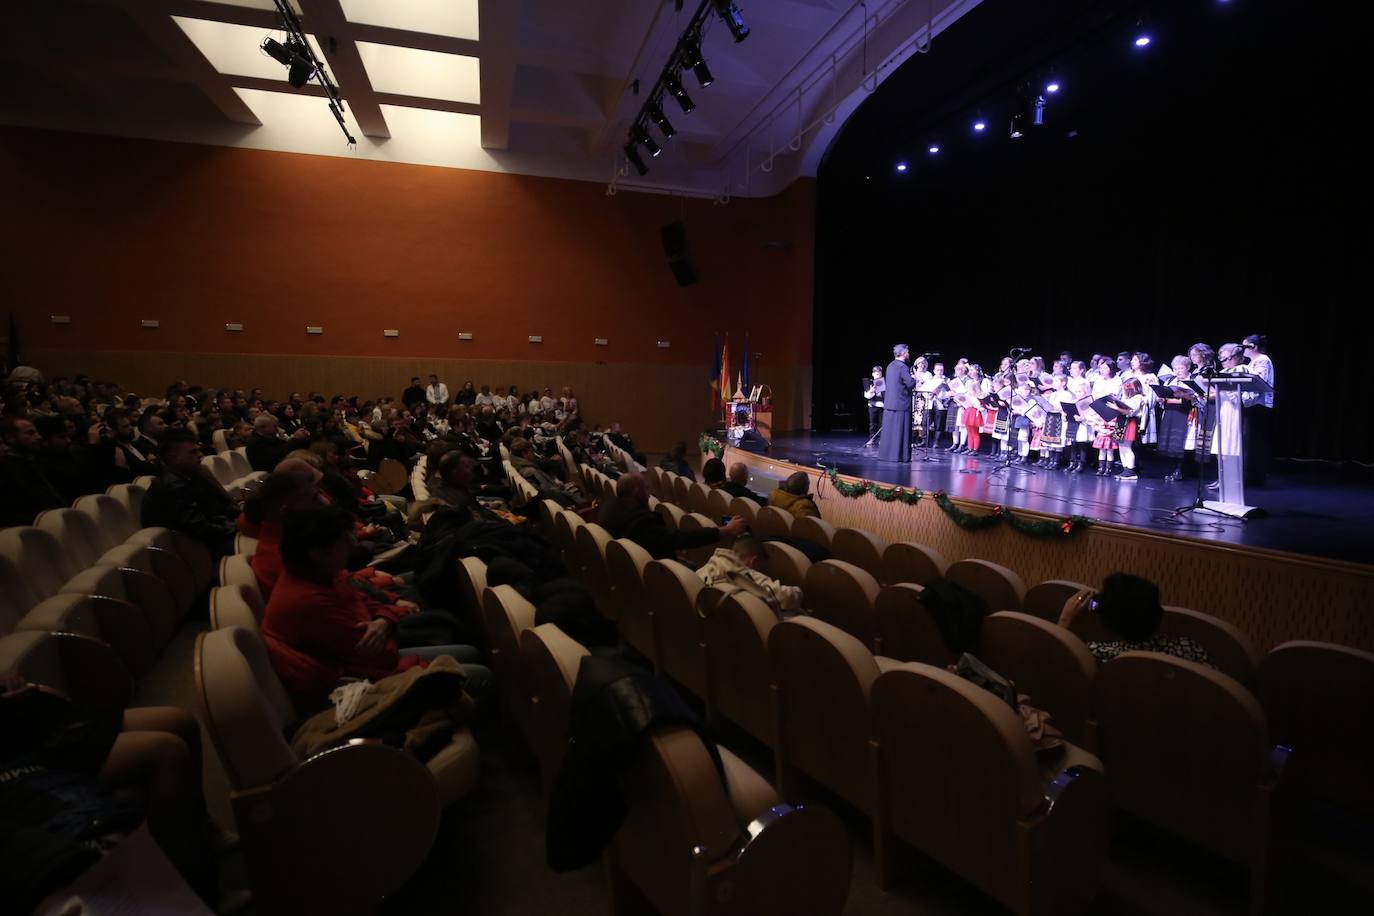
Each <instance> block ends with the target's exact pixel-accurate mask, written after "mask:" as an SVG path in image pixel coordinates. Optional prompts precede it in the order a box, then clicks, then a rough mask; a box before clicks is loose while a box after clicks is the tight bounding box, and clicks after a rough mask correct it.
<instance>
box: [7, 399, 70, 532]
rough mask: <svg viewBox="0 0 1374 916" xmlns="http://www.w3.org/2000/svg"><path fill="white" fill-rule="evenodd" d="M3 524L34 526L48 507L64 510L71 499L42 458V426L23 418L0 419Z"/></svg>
mask: <svg viewBox="0 0 1374 916" xmlns="http://www.w3.org/2000/svg"><path fill="white" fill-rule="evenodd" d="M0 441H3V443H4V449H5V454H4V456H3V457H0V526H10V525H32V524H33V520H34V517H35V516H36V515H38V513H40V512H42V511H43V510H45V509H60V508H62V507H63V506H65V505H67V504H68V503H69V502H70V500H68V499H67V498H66V497H65V496H64V495H63V494H62V492H61V491H60V490H59V489H58V487H57V485H56V484H55V483H54V481H53V480H52V479H51V478H50V477H49V476H48V472H47V470H46V469H45V467H44V465H43V463H42V461H41V460H40V457H41V455H42V440H41V438H40V437H39V435H38V428H37V427H36V426H34V424H33V423H32V422H31V421H29V420H25V419H22V418H17V417H5V418H4V419H3V420H0Z"/></svg>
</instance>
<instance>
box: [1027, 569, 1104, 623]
mask: <svg viewBox="0 0 1374 916" xmlns="http://www.w3.org/2000/svg"><path fill="white" fill-rule="evenodd" d="M1085 590H1086V591H1092V586H1091V585H1084V584H1083V583H1081V582H1072V581H1070V580H1068V579H1046V580H1045V581H1044V582H1039V583H1036V584H1035V585H1032V586H1031V587H1030V588H1028V589H1026V596H1025V597H1024V598H1022V599H1021V610H1023V611H1025V612H1026V613H1027V614H1030V615H1031V616H1033V617H1039V618H1040V619H1041V620H1048V621H1049V622H1050V623H1058V622H1059V615H1060V613H1061V612H1062V611H1063V610H1064V602H1066V601H1068V600H1069V599H1070V598H1072V597H1073V596H1074V595H1076V594H1078V593H1079V592H1081V591H1085Z"/></svg>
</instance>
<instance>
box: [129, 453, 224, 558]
mask: <svg viewBox="0 0 1374 916" xmlns="http://www.w3.org/2000/svg"><path fill="white" fill-rule="evenodd" d="M161 457H162V465H163V470H162V475H161V476H160V477H158V478H157V480H155V481H153V485H152V486H151V487H149V488H148V494H147V495H146V496H145V497H144V498H143V525H144V527H149V528H155V527H162V528H171V529H172V530H174V531H180V532H182V533H183V534H186V535H187V536H189V537H191V538H193V539H194V540H197V541H199V542H200V543H202V544H204V545H205V546H206V548H208V549H209V551H210V554H211V555H212V556H213V557H215V558H216V559H218V558H220V557H222V556H225V555H227V554H230V553H233V551H234V536H235V535H236V534H237V533H238V528H237V525H236V524H235V522H236V520H237V518H238V514H239V509H238V507H237V506H236V505H234V501H233V500H232V499H230V498H229V496H228V495H227V494H226V493H225V492H224V488H223V487H222V486H220V485H219V482H218V481H216V480H215V478H214V476H213V475H211V473H210V470H209V469H208V468H206V467H205V466H204V465H203V464H201V460H200V459H201V453H200V443H199V442H197V441H196V438H195V437H194V436H192V435H191V434H190V433H186V432H179V431H175V430H173V431H169V432H168V433H166V434H165V435H164V436H163V437H162V455H161Z"/></svg>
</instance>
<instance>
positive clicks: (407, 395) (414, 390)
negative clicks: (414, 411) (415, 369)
mask: <svg viewBox="0 0 1374 916" xmlns="http://www.w3.org/2000/svg"><path fill="white" fill-rule="evenodd" d="M423 403H425V389H424V386H422V385H421V384H420V377H419V376H418V375H412V376H411V377H410V385H409V386H408V387H407V388H406V390H405V391H402V392H401V405H402V406H403V407H410V406H412V405H414V404H423Z"/></svg>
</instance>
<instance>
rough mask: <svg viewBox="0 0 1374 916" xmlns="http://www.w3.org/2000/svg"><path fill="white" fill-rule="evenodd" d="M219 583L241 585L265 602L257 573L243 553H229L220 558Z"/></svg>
mask: <svg viewBox="0 0 1374 916" xmlns="http://www.w3.org/2000/svg"><path fill="white" fill-rule="evenodd" d="M219 584H220V585H241V586H243V587H244V588H246V589H248V590H249V591H251V592H255V593H256V594H257V597H258V600H259V601H261V602H262V603H263V604H266V603H267V602H266V601H265V600H263V598H262V589H261V587H260V586H259V585H258V577H257V574H256V573H254V572H253V565H252V560H250V559H249V558H248V557H245V556H244V555H243V554H240V553H231V554H229V555H228V556H226V557H221V558H220V561H219Z"/></svg>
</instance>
